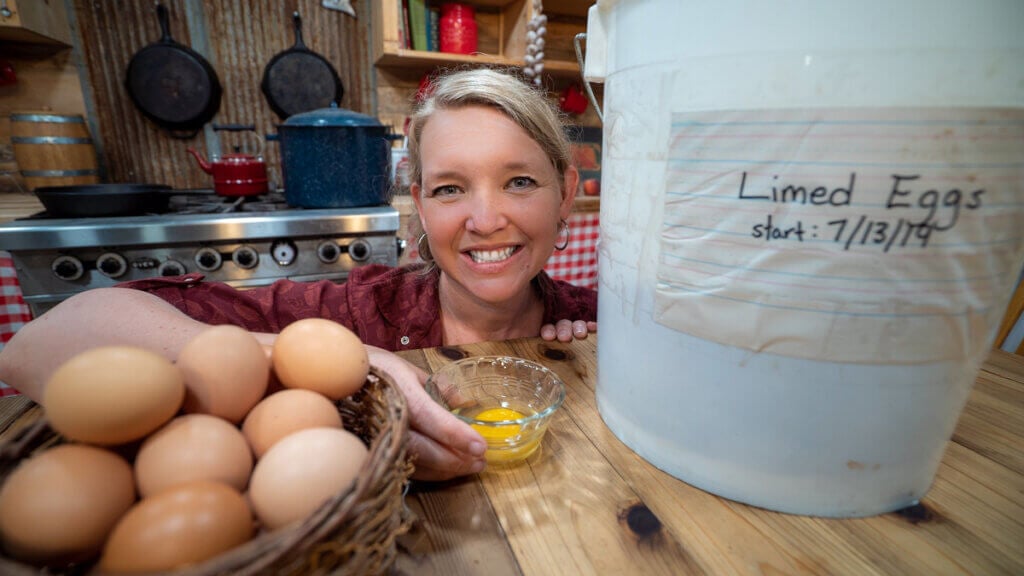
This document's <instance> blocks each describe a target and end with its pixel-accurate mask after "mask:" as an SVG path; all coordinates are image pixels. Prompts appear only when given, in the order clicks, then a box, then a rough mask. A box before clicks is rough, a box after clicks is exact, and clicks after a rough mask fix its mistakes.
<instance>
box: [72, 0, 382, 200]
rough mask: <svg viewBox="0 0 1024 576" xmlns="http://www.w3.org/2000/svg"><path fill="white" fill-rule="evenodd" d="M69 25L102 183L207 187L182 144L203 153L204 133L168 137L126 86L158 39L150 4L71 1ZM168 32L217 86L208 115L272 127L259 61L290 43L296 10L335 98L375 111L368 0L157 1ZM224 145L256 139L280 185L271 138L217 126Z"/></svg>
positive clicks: (140, 0)
mask: <svg viewBox="0 0 1024 576" xmlns="http://www.w3.org/2000/svg"><path fill="white" fill-rule="evenodd" d="M72 2H73V6H74V11H75V15H74V19H75V28H76V30H77V33H78V37H79V41H80V48H81V52H82V58H83V66H84V68H85V76H86V77H87V78H88V80H87V82H86V84H87V85H86V86H85V91H86V99H87V107H88V108H89V113H90V120H91V122H92V128H93V132H94V137H96V138H97V139H98V146H99V149H100V154H101V163H102V164H103V166H104V168H105V170H106V178H105V179H106V181H109V182H146V183H159V184H167V185H170V186H173V187H175V188H209V187H212V179H211V177H210V176H208V175H207V174H206V173H204V172H202V171H201V170H200V169H199V168H198V166H197V165H196V163H195V161H194V160H193V159H192V158H191V156H189V155H188V153H187V152H186V150H187V148H188V147H190V146H191V147H194V148H196V149H197V150H199V151H200V152H203V154H204V155H205V154H206V142H207V140H206V139H207V137H209V136H207V135H204V133H203V132H200V133H199V134H198V135H196V136H195V137H193V138H190V139H184V140H183V139H176V138H174V137H172V136H171V135H169V134H168V133H167V132H166V131H164V130H162V129H160V128H159V127H157V126H156V125H155V124H153V123H152V122H150V121H149V120H148V119H146V118H145V117H144V116H143V115H142V114H141V113H140V112H139V111H138V110H137V109H136V108H135V106H134V104H133V103H132V101H131V98H130V97H129V95H128V92H127V90H126V89H125V87H124V78H125V71H126V69H127V66H128V62H129V61H130V60H131V57H132V55H134V54H135V52H137V51H138V50H139V49H141V48H142V47H144V46H146V45H148V44H151V43H153V42H156V41H157V39H159V38H160V27H159V24H158V22H157V17H156V10H155V5H156V4H155V2H152V1H147V0H132V1H118V0H95V1H88V0H72ZM163 4H164V5H165V6H167V8H168V11H169V13H170V28H171V35H172V36H173V37H174V39H175V40H176V41H177V42H180V43H182V44H184V45H186V46H190V47H192V48H193V49H195V50H196V51H197V52H200V53H202V54H203V55H204V56H205V57H206V58H207V60H209V61H210V64H211V65H212V66H213V68H214V69H215V70H216V72H217V75H218V78H219V80H220V83H221V85H222V86H223V88H224V93H223V97H222V100H221V107H220V111H219V112H218V114H217V116H216V117H215V118H214V120H213V122H216V123H238V124H256V126H257V130H258V131H259V132H260V134H268V133H273V132H274V131H275V129H274V126H275V125H276V123H278V122H279V119H278V118H277V116H275V115H274V113H273V112H272V111H271V109H270V107H269V105H268V104H267V103H266V100H265V99H264V96H263V93H262V92H261V91H260V81H261V79H262V77H263V70H264V68H265V66H266V64H267V63H268V62H269V61H270V60H271V58H273V57H274V55H275V54H277V53H278V52H281V51H283V50H286V49H288V48H290V47H291V46H292V45H293V44H294V41H295V38H294V33H293V26H292V17H291V16H292V13H293V11H295V10H299V12H300V14H301V16H302V23H303V40H304V41H305V44H306V46H307V47H308V48H309V49H310V50H313V51H314V52H316V53H318V54H320V55H322V56H324V57H325V58H326V59H327V60H328V61H329V62H330V63H331V64H332V65H333V66H334V67H335V69H336V70H337V71H338V74H339V76H340V77H341V81H342V84H343V85H344V87H345V94H344V97H343V98H342V102H341V106H342V107H343V108H348V109H350V110H355V111H358V112H362V113H364V114H372V113H373V102H374V100H373V86H372V64H371V62H370V59H371V56H370V42H369V34H370V29H371V24H370V22H371V17H370V14H369V13H368V12H367V10H369V5H370V3H369V2H361V1H359V0H356V1H354V2H353V5H354V6H355V8H356V9H357V10H362V13H359V14H358V17H357V18H352V17H351V16H349V15H347V14H344V13H342V12H339V11H336V10H329V9H326V8H323V7H322V6H321V5H320V1H319V0H278V1H272V2H271V1H262V0H210V1H201V0H163ZM219 134H220V137H221V142H222V146H223V149H224V150H225V151H229V150H230V149H231V146H232V145H233V144H240V145H242V150H243V151H247V152H252V151H255V148H256V147H257V146H258V145H260V144H261V143H262V146H263V147H264V148H265V157H266V159H267V163H268V168H269V170H270V178H271V181H272V182H274V183H277V184H278V185H280V182H281V176H280V174H281V172H280V155H279V154H278V150H277V144H276V143H273V142H265V141H264V140H263V139H262V138H260V139H259V140H260V142H257V139H256V138H255V137H253V136H252V135H251V134H249V135H246V134H232V133H227V132H220V133H219Z"/></svg>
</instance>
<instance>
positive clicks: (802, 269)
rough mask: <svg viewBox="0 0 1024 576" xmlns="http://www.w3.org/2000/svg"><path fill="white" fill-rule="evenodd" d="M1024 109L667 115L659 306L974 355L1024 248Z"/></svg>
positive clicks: (688, 324) (725, 332)
mask: <svg viewBox="0 0 1024 576" xmlns="http://www.w3.org/2000/svg"><path fill="white" fill-rule="evenodd" d="M1022 157H1024V110H1019V109H981V108H978V109H972V108H948V109H941V108H934V109H902V108H881V109H877V108H876V109H820V110H815V109H783V110H762V111H757V110H746V111H718V112H692V113H677V114H675V115H673V124H672V130H671V142H670V144H669V160H668V170H667V173H666V190H665V205H664V223H663V227H662V230H661V236H660V249H661V254H660V258H659V261H658V274H657V278H658V285H657V289H656V295H655V300H656V302H655V315H656V321H657V322H659V323H661V324H663V325H665V326H668V327H670V328H673V329H676V330H679V331H682V332H686V333H689V334H692V335H695V336H699V337H701V338H704V339H708V340H713V341H716V342H719V343H722V344H728V345H732V346H738V347H743V348H748V349H750V350H755V351H764V352H771V353H776V354H781V355H784V356H792V357H800V358H813V359H817V360H826V361H837V362H861V363H871V364H885V363H896V364H915V363H924V362H932V361H940V360H964V359H970V358H978V357H980V354H982V353H983V352H984V348H986V347H987V346H988V345H989V340H990V339H989V338H988V334H990V333H991V332H992V331H993V329H994V327H995V326H997V325H998V323H999V319H1000V317H1001V314H1002V310H1003V308H1004V307H1005V305H1006V301H1007V297H1008V294H1009V292H1008V291H1009V290H1010V289H1012V286H1013V285H1014V281H1015V280H1016V278H1017V277H1018V274H1019V273H1020V268H1019V267H1020V263H1021V261H1022V260H1024V230H1022V227H1021V222H1024V162H1022V161H1021V158H1022Z"/></svg>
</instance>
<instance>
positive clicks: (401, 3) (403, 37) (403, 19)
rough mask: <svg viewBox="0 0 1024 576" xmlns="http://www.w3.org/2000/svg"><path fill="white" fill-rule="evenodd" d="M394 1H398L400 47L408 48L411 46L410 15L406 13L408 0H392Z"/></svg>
mask: <svg viewBox="0 0 1024 576" xmlns="http://www.w3.org/2000/svg"><path fill="white" fill-rule="evenodd" d="M391 1H392V2H398V16H399V18H398V47H399V48H407V47H408V46H409V40H408V38H409V32H408V30H407V28H408V22H409V17H408V16H407V15H406V13H407V12H408V10H407V9H406V7H405V5H406V4H405V2H406V0H391Z"/></svg>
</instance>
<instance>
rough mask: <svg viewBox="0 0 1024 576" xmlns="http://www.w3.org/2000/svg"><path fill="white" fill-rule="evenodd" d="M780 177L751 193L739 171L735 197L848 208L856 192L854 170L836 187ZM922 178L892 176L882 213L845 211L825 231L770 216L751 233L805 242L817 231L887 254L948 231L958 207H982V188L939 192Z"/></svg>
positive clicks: (922, 244) (956, 217) (847, 246)
mask: <svg viewBox="0 0 1024 576" xmlns="http://www.w3.org/2000/svg"><path fill="white" fill-rule="evenodd" d="M778 178H779V177H778V175H776V176H773V177H772V181H773V182H772V185H771V186H768V187H765V188H762V189H761V190H757V191H755V190H750V189H749V188H748V186H747V173H746V172H743V175H742V177H741V178H740V187H739V194H738V197H739V199H740V200H752V201H761V202H772V203H776V204H803V205H813V206H820V207H822V209H826V210H827V209H830V208H831V209H837V208H840V207H843V206H846V207H849V206H850V205H851V202H852V201H853V198H854V197H855V195H856V186H857V173H856V172H851V173H850V177H849V179H848V180H847V182H845V183H844V184H843V185H840V186H836V187H834V188H829V187H827V186H804V185H798V184H782V183H779V182H778ZM920 178H921V175H920V174H892V175H891V180H892V182H891V187H890V189H889V192H888V196H887V198H886V202H885V205H884V209H885V212H884V213H883V215H882V216H867V215H866V214H861V215H855V216H852V217H851V216H845V215H843V216H842V217H839V218H835V219H833V220H829V221H827V222H826V223H825V224H826V226H827V229H826V230H824V231H820V230H819V227H818V226H817V225H811V226H805V225H804V223H803V221H801V220H796V221H791V222H787V223H780V222H778V221H776V220H775V219H774V218H773V217H772V215H771V214H768V215H767V216H766V218H765V221H764V222H762V223H758V224H755V225H754V226H753V227H752V229H751V233H750V235H751V236H752V237H754V238H758V239H761V238H763V239H764V240H765V241H766V242H770V241H773V240H795V241H797V242H805V241H807V240H809V239H813V238H818V237H819V232H821V235H822V236H823V237H825V238H828V239H830V240H831V241H832V242H835V243H837V244H842V246H843V250H849V249H850V247H851V246H855V245H859V246H878V247H881V248H882V250H883V251H885V252H888V251H889V250H891V249H892V248H902V247H906V246H920V247H922V248H924V247H926V246H928V242H929V241H930V240H931V238H932V236H933V235H934V234H938V233H942V232H946V231H948V230H952V229H953V228H954V227H955V226H956V225H957V223H958V222H959V221H960V215H961V213H962V211H964V210H977V209H978V208H981V205H982V197H983V196H984V195H985V190H984V189H983V188H979V189H976V190H971V191H963V190H961V189H959V188H948V189H944V190H940V189H939V188H936V187H931V186H923V187H922V186H915V184H917V182H916V181H917V180H920ZM846 211H847V210H844V212H846ZM837 216H840V214H837Z"/></svg>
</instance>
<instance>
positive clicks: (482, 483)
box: [0, 336, 1024, 576]
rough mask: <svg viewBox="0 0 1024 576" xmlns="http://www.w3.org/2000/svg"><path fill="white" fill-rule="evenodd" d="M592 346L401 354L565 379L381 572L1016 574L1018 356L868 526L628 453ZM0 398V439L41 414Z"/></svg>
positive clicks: (990, 369) (433, 508)
mask: <svg viewBox="0 0 1024 576" xmlns="http://www.w3.org/2000/svg"><path fill="white" fill-rule="evenodd" d="M596 346H597V337H595V336H591V337H590V338H588V339H587V340H583V341H577V342H574V343H572V344H557V343H545V342H543V341H541V340H540V339H523V340H513V341H508V342H491V343H482V344H475V345H469V346H460V347H457V348H455V347H446V348H436V349H429V350H414V351H409V352H403V353H402V354H401V355H402V356H403V357H405V358H406V359H408V360H410V361H411V362H413V363H415V364H417V365H419V366H421V367H423V368H424V369H427V370H430V369H432V368H437V367H439V366H441V365H442V364H445V363H447V362H450V361H451V360H452V359H454V358H458V357H460V356H462V355H484V354H510V355H515V356H520V357H523V358H528V359H532V360H535V361H539V362H542V363H543V364H545V365H546V366H548V367H549V368H551V369H552V370H554V371H556V372H557V373H558V374H560V375H561V376H562V377H563V378H564V379H565V381H566V384H567V386H568V391H567V397H566V400H565V404H564V405H563V407H562V409H561V410H560V411H559V412H558V413H557V414H556V415H555V417H554V420H553V422H552V425H551V428H550V429H549V430H548V433H547V435H546V436H545V438H544V441H543V444H542V445H541V449H540V450H539V451H538V452H537V453H535V454H534V455H533V456H531V457H530V459H529V460H528V461H527V462H526V463H524V464H521V465H519V466H515V467H511V468H504V469H496V468H495V469H489V470H487V471H485V472H483V473H482V474H479V475H476V476H472V477H468V478H464V479H460V480H455V481H451V482H444V483H436V484H432V483H414V485H413V487H412V489H411V491H410V493H409V496H408V498H407V505H408V506H409V507H410V509H412V510H413V511H414V512H415V514H416V515H417V516H418V518H419V520H418V521H417V522H416V523H415V525H414V526H413V528H412V530H411V531H410V532H408V533H407V534H404V535H403V536H401V538H400V540H399V547H400V552H401V553H400V556H399V558H398V561H397V563H396V565H395V568H394V570H393V573H397V574H416V575H429V574H438V575H442V574H443V575H446V576H447V575H453V574H487V575H492V576H493V575H502V574H645V575H646V574H689V573H694V574H700V573H707V574H732V573H738V574H765V573H768V574H826V573H827V574H857V575H864V574H1021V573H1024V548H1022V547H1021V546H1020V543H1021V542H1024V357H1021V356H1016V355H1012V354H1008V353H1006V352H1002V351H993V352H992V355H991V356H990V357H989V359H988V360H987V362H985V364H984V366H983V368H982V371H981V372H980V374H979V375H978V378H977V381H976V383H975V386H974V388H973V390H972V391H971V394H970V398H969V400H968V403H967V406H966V408H965V410H964V412H963V414H962V415H961V417H960V421H959V423H958V425H957V428H956V431H955V432H954V435H953V438H952V440H951V441H950V442H949V443H948V446H947V449H946V453H945V455H944V458H943V460H942V464H941V466H940V468H939V471H938V475H937V477H936V479H935V483H934V485H933V486H932V489H931V490H930V491H929V493H928V495H927V496H926V497H925V498H924V499H923V501H922V502H921V503H920V504H919V505H917V506H912V507H910V508H906V509H904V510H901V511H898V512H894V513H890V514H883V515H880V516H875V517H871V518H859V519H825V518H812V517H805V516H794V515H789V514H781V513H777V512H770V511H767V510H763V509H759V508H754V507H751V506H746V505H744V504H739V503H736V502H732V501H729V500H725V499H723V498H719V497H717V496H714V495H712V494H709V493H707V492H703V491H701V490H699V489H697V488H694V487H692V486H690V485H688V484H686V483H684V482H682V481H680V480H677V479H675V478H674V477H672V476H669V475H668V474H665V473H663V472H661V471H659V470H658V469H656V468H654V467H653V466H651V465H650V464H648V463H647V462H646V461H644V460H642V459H640V458H639V457H638V456H636V455H635V454H634V453H633V452H632V451H631V450H629V449H628V448H627V447H626V446H625V445H623V444H622V443H621V442H619V441H618V439H616V437H615V436H614V435H613V434H612V433H611V432H610V431H609V430H608V428H607V427H605V426H604V424H603V422H602V420H601V417H600V415H599V414H598V412H597V406H596V404H595V400H594V386H595V384H596V374H597V359H596ZM39 414H40V411H39V409H38V407H35V406H33V405H32V404H31V403H29V402H28V401H27V400H24V399H22V398H20V397H15V398H6V399H3V400H0V430H4V432H0V438H3V437H4V436H6V435H7V434H9V433H10V431H11V430H10V429H9V427H10V426H11V423H12V422H15V421H16V422H15V424H14V427H20V426H21V425H23V424H25V423H26V422H28V421H31V420H34V419H35V418H38V417H39Z"/></svg>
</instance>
